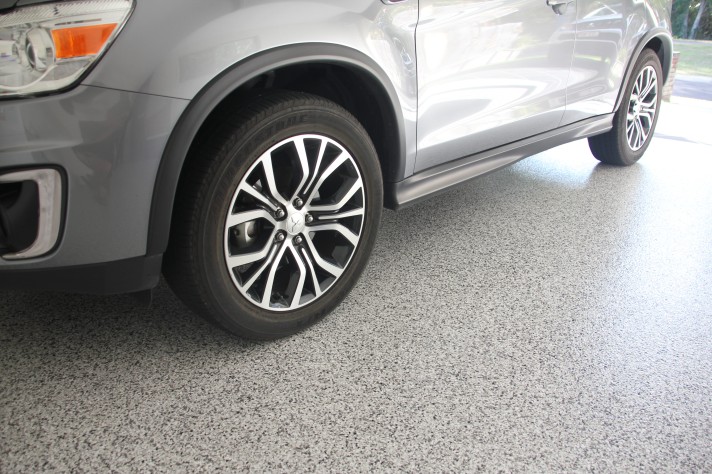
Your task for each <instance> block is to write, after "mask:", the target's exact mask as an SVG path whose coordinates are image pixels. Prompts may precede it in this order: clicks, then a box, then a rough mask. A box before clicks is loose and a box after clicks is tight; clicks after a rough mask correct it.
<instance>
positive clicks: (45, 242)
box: [0, 168, 62, 260]
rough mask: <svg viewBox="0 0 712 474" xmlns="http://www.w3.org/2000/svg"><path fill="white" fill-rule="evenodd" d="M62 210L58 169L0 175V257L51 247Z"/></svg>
mask: <svg viewBox="0 0 712 474" xmlns="http://www.w3.org/2000/svg"><path fill="white" fill-rule="evenodd" d="M61 214H62V177H61V175H60V174H59V172H58V171H57V170H54V169H50V168H48V169H34V170H25V171H16V172H12V173H6V174H2V175H0V258H3V259H4V260H21V259H27V258H34V257H39V256H41V255H44V254H46V253H48V252H49V251H51V250H52V249H53V248H54V246H55V245H56V243H57V240H58V238H59V229H60V225H61Z"/></svg>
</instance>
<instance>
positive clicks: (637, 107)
mask: <svg viewBox="0 0 712 474" xmlns="http://www.w3.org/2000/svg"><path fill="white" fill-rule="evenodd" d="M640 108H641V107H640V102H636V103H635V104H633V113H634V114H635V115H638V114H640Z"/></svg>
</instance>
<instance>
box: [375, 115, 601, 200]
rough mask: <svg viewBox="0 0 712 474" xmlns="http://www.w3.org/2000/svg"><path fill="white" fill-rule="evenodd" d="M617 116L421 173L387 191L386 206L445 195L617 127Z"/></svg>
mask: <svg viewBox="0 0 712 474" xmlns="http://www.w3.org/2000/svg"><path fill="white" fill-rule="evenodd" d="M613 115H614V114H607V115H599V116H597V117H592V118H590V119H586V120H582V121H580V122H576V123H572V124H570V125H566V126H565V127H561V128H557V129H556V130H552V131H550V132H546V133H542V134H540V135H535V136H533V137H529V138H525V139H523V140H519V141H516V142H513V143H509V144H507V145H503V146H501V147H497V148H492V149H490V150H486V151H483V152H480V153H476V154H474V155H470V156H466V157H464V158H460V159H458V160H454V161H451V162H448V163H444V164H442V165H438V166H434V167H432V168H428V169H426V170H423V171H420V172H418V173H416V174H414V175H412V176H410V177H409V178H406V179H404V180H403V181H399V182H397V183H391V184H390V187H387V188H386V189H385V196H384V201H385V206H386V207H387V208H389V209H394V210H397V209H400V208H402V207H407V206H410V205H413V204H415V203H418V202H420V201H422V200H424V199H426V198H428V197H431V196H435V195H436V194H440V193H443V192H445V191H448V190H450V189H451V188H453V187H455V186H457V185H459V184H462V183H465V182H467V181H469V180H471V179H473V178H477V177H478V176H482V175H485V174H487V173H491V172H492V171H496V170H498V169H500V168H504V167H505V166H509V165H511V164H513V163H516V162H517V161H519V160H521V159H523V158H526V157H528V156H532V155H536V154H537V153H541V152H542V151H545V150H548V149H550V148H554V147H556V146H559V145H563V144H564V143H568V142H572V141H574V140H578V139H580V138H586V137H591V136H594V135H598V134H601V133H605V132H607V131H609V130H610V129H611V128H613V125H612V123H613Z"/></svg>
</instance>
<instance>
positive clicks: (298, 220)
mask: <svg viewBox="0 0 712 474" xmlns="http://www.w3.org/2000/svg"><path fill="white" fill-rule="evenodd" d="M285 224H286V227H287V232H288V233H289V235H297V234H300V233H301V232H302V231H303V230H304V213H303V212H295V213H293V214H290V216H289V217H288V218H287V221H286V223H285Z"/></svg>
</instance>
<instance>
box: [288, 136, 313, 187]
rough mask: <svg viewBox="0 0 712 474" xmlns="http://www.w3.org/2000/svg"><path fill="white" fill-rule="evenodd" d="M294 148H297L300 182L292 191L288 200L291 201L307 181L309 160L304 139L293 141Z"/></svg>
mask: <svg viewBox="0 0 712 474" xmlns="http://www.w3.org/2000/svg"><path fill="white" fill-rule="evenodd" d="M294 146H295V147H296V148H297V156H298V157H299V165H300V166H301V167H302V180H301V181H300V182H299V186H297V189H296V190H295V191H294V195H293V196H292V197H291V198H290V199H289V200H290V201H293V200H294V198H295V197H297V195H298V194H299V193H300V192H301V191H302V186H304V183H306V182H307V180H308V179H309V160H307V150H306V148H305V147H304V138H303V137H299V138H298V139H296V140H294Z"/></svg>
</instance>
